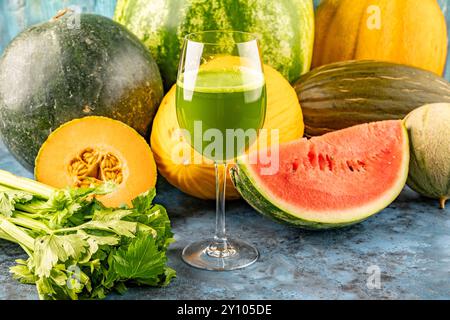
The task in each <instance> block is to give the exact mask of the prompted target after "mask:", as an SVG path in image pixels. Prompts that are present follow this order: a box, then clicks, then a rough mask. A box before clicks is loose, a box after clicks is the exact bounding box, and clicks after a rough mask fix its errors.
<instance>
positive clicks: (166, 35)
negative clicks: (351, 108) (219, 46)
mask: <svg viewBox="0 0 450 320" xmlns="http://www.w3.org/2000/svg"><path fill="white" fill-rule="evenodd" d="M115 19H116V20H117V21H118V22H120V23H122V24H124V25H125V26H127V27H128V28H129V29H130V30H131V31H132V32H134V33H135V34H136V35H137V36H138V37H139V38H140V39H141V40H142V41H143V42H144V43H145V44H146V45H147V46H148V47H149V48H150V50H151V52H152V54H153V57H154V58H155V59H156V62H157V63H158V65H159V67H160V70H161V74H162V77H163V79H164V84H165V87H166V89H168V88H170V86H171V85H172V84H174V83H175V80H176V76H177V69H178V63H179V54H180V51H181V48H182V39H183V37H184V36H185V35H186V34H188V33H191V32H198V31H204V30H237V31H247V32H255V33H259V34H261V41H260V45H261V50H262V54H263V58H264V62H265V63H267V64H269V65H271V66H272V67H274V68H275V69H277V70H278V71H279V72H281V73H282V74H283V75H284V76H285V77H286V78H287V79H288V80H290V81H291V82H292V81H294V80H296V79H297V78H298V77H299V76H300V75H302V74H304V73H306V72H307V71H309V68H310V64H311V57H312V49H313V41H314V7H313V0H277V1H260V0H153V1H148V0H118V2H117V7H116V13H115Z"/></svg>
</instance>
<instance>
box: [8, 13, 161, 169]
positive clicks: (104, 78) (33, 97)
mask: <svg viewBox="0 0 450 320" xmlns="http://www.w3.org/2000/svg"><path fill="white" fill-rule="evenodd" d="M162 96H163V87H162V80H161V76H160V73H159V70H158V67H157V65H156V63H155V62H154V60H153V58H152V56H151V54H150V52H149V51H148V49H147V48H146V47H145V46H144V45H142V44H141V43H140V41H139V40H138V39H137V38H136V37H135V36H134V35H133V34H132V33H131V32H129V31H128V30H127V29H126V28H125V27H123V26H122V25H120V24H118V23H116V22H114V21H112V20H111V19H109V18H106V17H102V16H99V15H92V14H81V15H80V14H74V13H70V12H66V13H65V14H63V15H60V17H59V18H56V19H53V20H52V21H50V22H46V23H43V24H39V25H36V26H33V27H31V28H29V29H27V30H25V31H24V32H22V33H21V34H20V35H19V36H18V37H17V38H15V39H14V40H13V41H12V42H11V44H10V45H9V47H8V48H7V49H6V51H5V52H4V54H3V56H2V57H1V59H0V117H1V121H0V130H1V133H2V136H3V140H4V142H5V144H6V146H7V147H8V149H9V150H10V151H11V153H12V154H13V155H14V156H15V157H16V158H17V159H18V160H19V161H20V162H21V163H22V164H23V165H24V166H25V167H26V168H28V169H32V168H33V166H34V160H35V157H36V155H37V153H38V150H39V148H40V146H41V145H42V143H43V142H44V141H45V140H46V138H47V137H48V135H49V134H50V133H51V132H52V131H53V130H54V129H56V128H57V127H59V126H60V125H61V124H63V123H65V122H67V121H70V120H72V119H74V118H80V117H84V116H92V115H100V116H106V117H110V118H113V119H117V120H120V121H122V122H125V123H126V124H128V125H130V126H131V127H133V128H134V129H136V130H137V131H138V132H139V133H140V134H142V135H148V134H149V131H150V126H151V122H152V120H153V117H154V115H155V113H156V110H157V107H158V106H159V103H160V101H161V99H162ZM74 139H76V137H74Z"/></svg>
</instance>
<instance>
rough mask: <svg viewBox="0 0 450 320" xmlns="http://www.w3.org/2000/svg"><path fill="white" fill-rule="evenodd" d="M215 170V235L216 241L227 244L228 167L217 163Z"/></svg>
mask: <svg viewBox="0 0 450 320" xmlns="http://www.w3.org/2000/svg"><path fill="white" fill-rule="evenodd" d="M214 169H215V173H216V233H215V234H214V240H215V241H216V242H218V243H224V244H226V242H227V235H226V227H225V189H226V185H227V179H226V172H227V165H226V164H219V163H215V164H214Z"/></svg>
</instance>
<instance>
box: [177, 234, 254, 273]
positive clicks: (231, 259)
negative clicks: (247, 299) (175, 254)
mask: <svg viewBox="0 0 450 320" xmlns="http://www.w3.org/2000/svg"><path fill="white" fill-rule="evenodd" d="M182 258H183V260H184V262H186V263H187V264H188V265H190V266H193V267H195V268H198V269H203V270H213V271H230V270H236V269H241V268H245V267H247V266H249V265H251V264H253V263H254V262H255V261H256V260H258V258H259V252H258V249H256V248H255V247H254V246H252V245H251V244H248V243H247V242H244V241H241V240H236V239H231V240H227V241H226V242H225V243H221V242H217V241H216V240H202V241H198V242H194V243H191V244H189V245H188V246H187V247H186V248H184V250H183V254H182Z"/></svg>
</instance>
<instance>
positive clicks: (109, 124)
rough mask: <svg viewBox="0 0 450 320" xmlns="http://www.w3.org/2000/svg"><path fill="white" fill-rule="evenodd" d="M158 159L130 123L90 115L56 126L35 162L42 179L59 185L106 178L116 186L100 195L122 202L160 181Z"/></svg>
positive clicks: (38, 177)
mask: <svg viewBox="0 0 450 320" xmlns="http://www.w3.org/2000/svg"><path fill="white" fill-rule="evenodd" d="M156 176H157V174H156V164H155V160H154V158H153V153H152V151H151V149H150V147H149V145H148V144H147V142H146V141H145V139H144V138H143V137H142V136H140V135H139V133H137V131H135V130H134V129H133V128H131V127H129V126H127V125H126V124H124V123H122V122H120V121H117V120H113V119H109V118H105V117H97V116H94V117H85V118H81V119H76V120H72V121H70V122H67V123H66V124H64V125H62V126H61V127H59V128H58V129H56V130H55V131H54V132H53V133H52V134H50V136H49V137H48V139H47V141H46V142H45V143H44V144H43V145H42V147H41V149H40V151H39V153H38V156H37V158H36V165H35V177H36V180H38V181H40V182H42V183H45V184H47V185H50V186H52V187H55V188H65V187H86V186H90V185H91V184H100V183H102V182H105V181H112V182H114V183H115V184H116V185H117V187H116V189H115V190H114V191H113V192H112V193H110V194H107V195H103V196H99V197H98V200H99V201H101V202H102V203H103V204H104V205H105V206H108V207H118V206H120V205H123V204H126V205H128V206H131V200H133V199H134V198H135V197H137V196H138V195H139V194H141V193H143V192H145V191H147V190H149V189H152V188H154V187H155V184H156Z"/></svg>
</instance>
